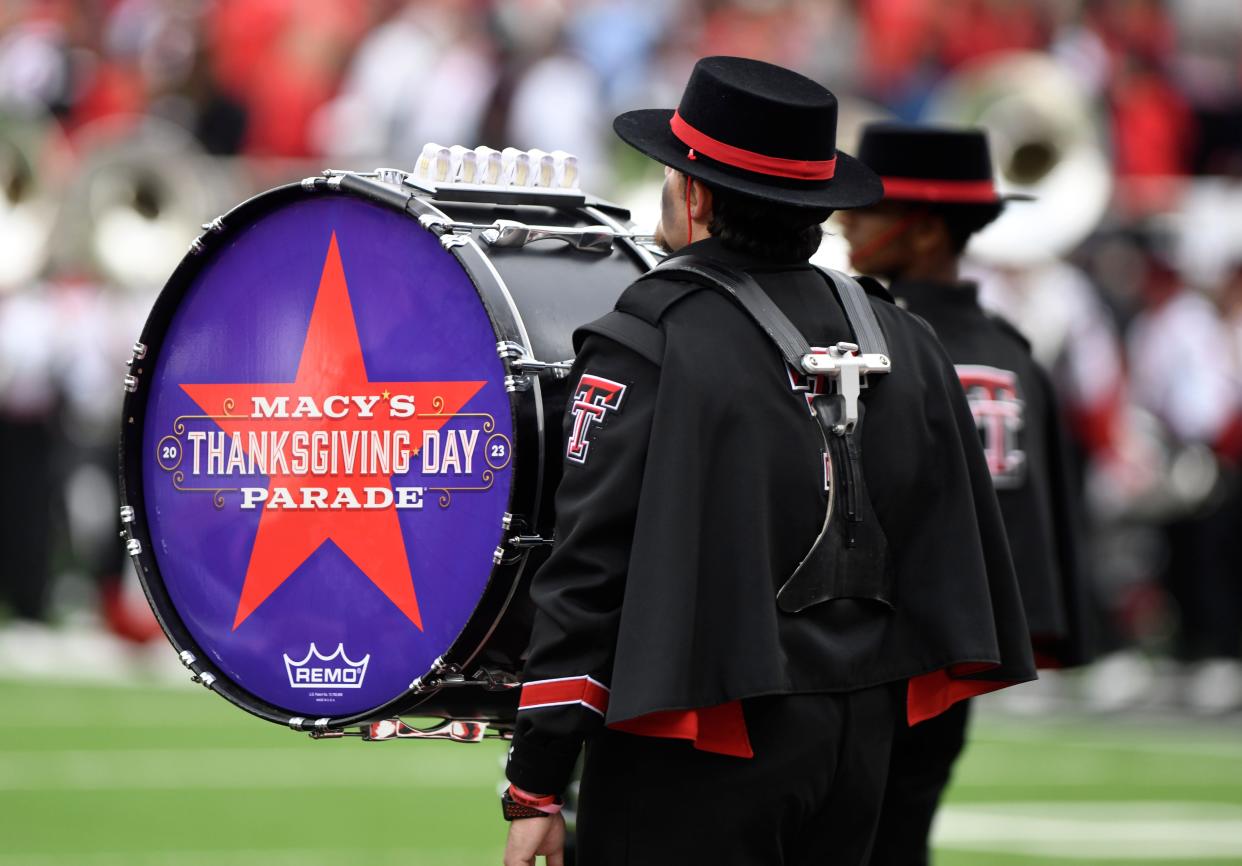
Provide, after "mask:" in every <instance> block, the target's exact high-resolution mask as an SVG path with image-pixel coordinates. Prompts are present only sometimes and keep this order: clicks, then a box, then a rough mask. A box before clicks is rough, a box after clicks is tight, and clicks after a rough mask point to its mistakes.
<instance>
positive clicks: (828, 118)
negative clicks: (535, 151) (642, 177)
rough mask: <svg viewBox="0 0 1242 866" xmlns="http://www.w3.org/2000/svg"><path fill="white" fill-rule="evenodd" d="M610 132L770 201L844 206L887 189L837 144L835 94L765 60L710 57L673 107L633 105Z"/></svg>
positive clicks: (714, 181)
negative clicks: (679, 101) (639, 108)
mask: <svg viewBox="0 0 1242 866" xmlns="http://www.w3.org/2000/svg"><path fill="white" fill-rule="evenodd" d="M613 129H614V130H615V131H616V133H617V135H619V136H620V137H621V139H622V140H624V141H625V142H626V143H627V144H629V145H631V146H633V147H634V148H636V149H638V150H639V151H641V152H642V153H645V154H646V155H647V156H650V157H651V158H652V159H654V160H656V161H658V162H661V163H664V164H665V165H667V166H670V167H672V168H675V169H677V170H678V171H680V172H683V173H685V174H688V175H690V176H691V177H695V178H698V179H699V180H702V181H704V182H705V183H708V184H710V185H712V186H716V187H723V188H726V189H730V190H733V191H736V192H739V193H743V194H745V195H750V196H754V197H756V198H760V199H764V200H766V201H772V202H778V203H781V204H788V205H795V206H798V207H812V208H823V209H842V208H855V207H866V206H867V205H871V204H875V203H876V202H877V201H879V200H880V198H881V196H882V195H883V189H882V188H881V186H880V179H879V178H878V177H876V175H875V173H874V172H872V171H871V170H870V169H868V168H867V167H866V166H864V165H862V164H861V163H860V162H859V161H858V160H856V159H854V158H853V157H851V156H849V155H848V154H844V153H841V152H840V151H838V150H837V148H836V136H837V98H836V97H835V96H833V95H832V93H831V92H830V91H829V90H827V89H826V88H824V87H823V86H822V85H820V84H817V83H816V82H814V81H812V80H811V79H809V78H806V77H805V76H802V75H799V74H798V73H796V72H793V71H791V70H788V69H785V68H784V67H781V66H774V65H773V64H771V63H764V62H762V61H759V60H749V59H746V58H742V57H705V58H703V59H702V60H700V61H699V62H698V63H696V64H695V67H694V71H693V72H691V73H690V81H689V82H687V84H686V89H685V92H684V93H683V94H682V97H681V104H680V105H678V107H677V109H676V110H673V109H659V108H648V109H641V110H639V111H627V112H626V113H625V114H622V115H621V116H619V117H618V118H617V119H616V120H615V121H613Z"/></svg>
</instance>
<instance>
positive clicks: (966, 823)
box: [0, 679, 1242, 866]
mask: <svg viewBox="0 0 1242 866" xmlns="http://www.w3.org/2000/svg"><path fill="white" fill-rule="evenodd" d="M1239 727H1240V726H1239V725H1238V724H1237V720H1236V719H1235V720H1234V724H1233V725H1232V726H1230V725H1227V724H1225V723H1221V722H1217V723H1211V724H1209V723H1198V724H1192V723H1181V724H1177V723H1171V722H1165V723H1156V722H1141V721H1125V720H1116V719H1114V720H1109V721H1090V722H1087V721H1078V722H1072V723H1071V722H1067V721H1064V720H1056V721H1049V722H1046V723H1038V722H1032V721H1023V722H1016V721H1010V720H1007V719H999V718H985V719H984V720H983V721H981V722H979V723H978V724H977V726H976V729H975V737H974V740H973V743H972V745H971V746H970V748H969V751H968V753H967V756H966V758H965V760H964V763H963V764H962V765H961V767H960V770H959V772H958V779H957V782H956V784H955V786H954V789H953V791H952V795H951V803H950V806H949V807H948V808H947V809H946V810H945V811H944V812H943V813H942V821H941V824H940V827H939V829H938V838H939V839H940V842H941V844H940V856H939V858H938V860H937V864H938V866H985V864H986V866H1033V864H1052V866H1082V864H1088V863H1108V864H1124V863H1140V864H1144V866H1171V864H1175V863H1178V864H1185V863H1189V864H1196V866H1217V864H1226V863H1229V864H1242V730H1239ZM0 736H2V739H0V866H53V864H55V866H286V864H287V866H294V864H296V866H318V864H324V866H354V864H358V866H388V864H393V866H395V864H402V866H406V864H445V866H476V864H491V866H495V864H499V863H500V851H501V845H502V842H503V837H504V830H505V827H504V824H503V822H502V821H501V820H500V819H499V817H498V810H497V808H496V803H495V792H496V788H497V784H498V782H499V779H500V761H501V757H502V754H503V747H502V746H501V745H499V744H496V743H488V744H485V745H482V746H470V745H457V744H442V743H360V742H357V741H329V742H312V741H311V740H309V739H308V738H307V737H306V736H305V735H301V734H294V733H292V732H291V731H287V730H282V729H280V728H277V727H275V726H273V725H269V724H266V723H263V722H260V721H257V720H255V719H252V718H250V717H249V716H246V715H245V714H244V713H242V712H241V711H240V710H237V709H235V708H233V707H232V706H230V705H228V704H227V703H225V702H224V701H223V700H221V699H219V698H217V697H215V696H212V695H209V694H207V693H206V692H205V691H203V690H201V689H195V690H183V689H169V688H155V687H152V688H147V689H143V688H121V687H105V686H89V687H88V686H66V685H51V684H40V683H30V682H5V681H4V680H2V679H0Z"/></svg>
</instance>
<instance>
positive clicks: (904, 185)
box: [881, 177, 999, 204]
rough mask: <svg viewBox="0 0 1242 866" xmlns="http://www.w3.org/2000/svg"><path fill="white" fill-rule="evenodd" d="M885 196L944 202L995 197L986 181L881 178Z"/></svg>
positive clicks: (987, 200) (991, 200)
mask: <svg viewBox="0 0 1242 866" xmlns="http://www.w3.org/2000/svg"><path fill="white" fill-rule="evenodd" d="M881 180H883V181H884V197H885V198H887V199H899V200H908V201H909V200H912V201H931V202H943V203H945V204H994V203H996V202H997V201H998V200H999V197H998V196H997V194H996V185H995V184H994V183H993V182H992V181H990V180H929V179H924V178H917V177H882V178H881Z"/></svg>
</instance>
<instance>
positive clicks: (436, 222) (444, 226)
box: [418, 213, 453, 237]
mask: <svg viewBox="0 0 1242 866" xmlns="http://www.w3.org/2000/svg"><path fill="white" fill-rule="evenodd" d="M418 224H419V225H420V226H422V227H423V228H425V229H426V230H427V231H429V232H431V233H432V234H433V235H435V236H436V237H439V236H440V235H442V234H444V233H445V232H446V231H448V230H449V229H450V228H451V227H452V225H453V223H452V221H451V220H449V219H447V218H445V217H442V216H440V215H439V214H433V213H425V214H423V215H422V216H420V217H419V218H418Z"/></svg>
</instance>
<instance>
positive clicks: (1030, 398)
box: [892, 281, 1091, 667]
mask: <svg viewBox="0 0 1242 866" xmlns="http://www.w3.org/2000/svg"><path fill="white" fill-rule="evenodd" d="M892 291H893V294H894V295H896V296H897V297H898V298H899V299H900V301H899V302H900V303H902V304H904V305H905V306H906V308H907V309H908V310H910V311H911V312H912V313H916V314H917V315H919V316H921V317H922V318H923V319H925V320H926V321H927V322H928V323H930V324H931V326H932V327H933V328H934V329H935V331H936V334H937V335H938V336H939V337H940V341H941V342H942V343H943V344H944V347H945V350H946V351H948V353H949V357H950V358H951V359H952V360H953V363H954V364H955V365H956V366H957V370H958V374H959V377H960V378H961V381H962V385H963V387H964V388H965V390H966V397H967V399H968V400H969V401H970V404H971V408H972V411H973V412H974V414H975V420H976V423H977V425H978V428H979V436H980V440H981V443H982V445H983V448H984V453H985V456H986V459H987V461H988V468H989V470H990V471H991V473H992V477H993V481H994V483H995V486H996V498H997V499H998V501H999V502H1000V508H1001V516H1002V517H1003V518H1004V521H1005V529H1006V531H1007V533H1008V535H1009V547H1010V550H1011V551H1012V552H1013V561H1014V567H1015V570H1016V571H1017V575H1018V585H1019V586H1020V587H1021V590H1022V603H1023V606H1024V607H1025V608H1026V619H1027V625H1028V626H1029V627H1030V630H1031V641H1032V643H1033V644H1034V647H1035V652H1036V658H1037V660H1038V661H1039V662H1040V665H1041V666H1045V665H1047V666H1050V667H1065V666H1071V665H1079V664H1084V663H1086V662H1088V661H1090V658H1091V646H1090V645H1091V640H1090V639H1089V635H1088V629H1089V622H1090V616H1089V614H1088V610H1089V609H1088V607H1087V598H1088V593H1087V586H1086V582H1085V575H1084V573H1083V568H1082V560H1081V558H1080V557H1081V547H1080V544H1079V529H1078V528H1079V526H1080V525H1081V520H1080V515H1081V507H1080V503H1079V501H1078V497H1077V493H1076V491H1077V486H1076V485H1075V484H1074V483H1073V480H1072V476H1071V471H1070V460H1069V453H1068V446H1067V442H1066V437H1065V432H1064V426H1063V424H1062V422H1061V415H1060V408H1059V406H1058V403H1057V399H1056V394H1055V392H1054V391H1053V388H1052V383H1051V381H1050V379H1049V378H1048V375H1047V374H1046V373H1045V372H1044V370H1043V369H1042V368H1041V367H1040V366H1039V365H1038V364H1037V363H1036V362H1035V360H1034V359H1033V358H1032V357H1031V350H1030V344H1028V343H1027V341H1026V339H1025V338H1023V337H1022V335H1021V334H1020V333H1019V332H1018V331H1017V330H1016V329H1015V328H1014V327H1013V325H1011V324H1009V323H1008V322H1006V321H1005V320H1004V319H1001V318H999V317H997V316H994V315H991V314H989V313H986V312H984V310H983V309H982V308H981V307H980V306H979V300H978V291H977V289H976V287H975V286H974V285H973V284H971V283H958V284H950V285H945V284H936V283H921V282H909V281H906V282H902V281H899V282H896V283H894V284H893V286H892Z"/></svg>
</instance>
